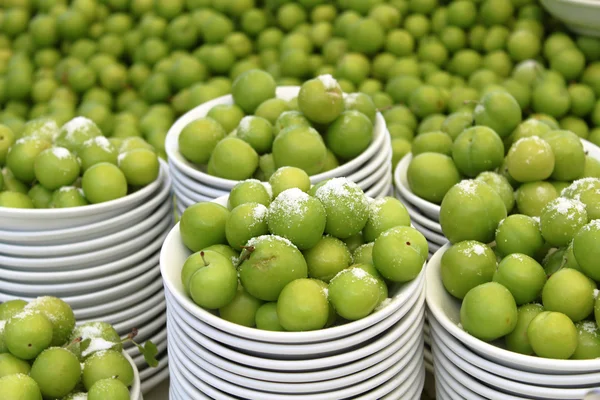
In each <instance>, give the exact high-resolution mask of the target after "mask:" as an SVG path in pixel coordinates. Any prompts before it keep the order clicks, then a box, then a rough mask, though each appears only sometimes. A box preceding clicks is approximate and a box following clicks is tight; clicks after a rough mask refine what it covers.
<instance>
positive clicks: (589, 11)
mask: <svg viewBox="0 0 600 400" xmlns="http://www.w3.org/2000/svg"><path fill="white" fill-rule="evenodd" d="M542 5H543V6H544V8H546V10H547V11H548V12H549V13H550V14H552V15H553V16H554V17H555V18H557V19H559V20H561V21H562V22H563V23H564V24H565V25H567V27H569V29H571V30H572V31H574V32H575V33H578V34H580V35H587V36H597V37H600V4H598V1H596V0H542Z"/></svg>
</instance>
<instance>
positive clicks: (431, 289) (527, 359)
mask: <svg viewBox="0 0 600 400" xmlns="http://www.w3.org/2000/svg"><path fill="white" fill-rule="evenodd" d="M449 247H450V246H449V245H445V246H444V247H442V248H441V249H440V250H439V251H438V252H436V253H435V255H434V256H433V257H432V258H431V259H430V260H429V262H428V263H427V268H426V280H427V286H426V290H427V307H428V313H429V315H430V316H433V318H435V320H436V321H437V322H438V323H439V325H440V326H441V327H442V328H443V329H444V330H446V331H447V332H448V333H449V334H450V335H452V336H454V337H455V338H456V339H457V340H458V341H459V342H461V343H462V344H464V345H465V346H466V347H468V348H469V349H471V350H472V351H474V352H475V353H477V354H479V355H480V356H481V357H483V358H485V359H487V360H490V361H492V362H494V363H497V364H500V365H503V366H505V367H508V368H512V369H516V370H519V371H527V372H532V373H537V374H549V375H565V374H580V373H585V374H589V373H592V372H600V359H594V360H551V359H547V358H540V357H534V356H527V355H523V354H518V353H514V352H511V351H508V350H506V349H504V348H503V347H501V343H494V344H492V343H487V342H484V341H482V340H479V339H477V338H475V337H473V336H471V335H469V334H468V333H467V332H465V331H464V330H463V329H461V328H460V327H459V324H460V305H461V303H460V301H459V300H458V299H456V298H454V297H452V296H451V295H450V294H449V293H448V292H447V291H446V289H445V288H444V284H443V283H442V277H441V272H440V261H441V258H442V255H443V254H444V252H445V251H446V250H447V249H448V248H449ZM434 355H435V354H434Z"/></svg>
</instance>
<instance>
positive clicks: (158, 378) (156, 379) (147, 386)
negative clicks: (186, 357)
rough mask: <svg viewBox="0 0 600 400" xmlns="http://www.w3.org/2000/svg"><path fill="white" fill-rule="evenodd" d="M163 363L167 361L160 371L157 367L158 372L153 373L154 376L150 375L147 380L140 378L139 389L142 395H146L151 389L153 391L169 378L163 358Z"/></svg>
mask: <svg viewBox="0 0 600 400" xmlns="http://www.w3.org/2000/svg"><path fill="white" fill-rule="evenodd" d="M165 361H167V362H165V364H166V365H165V367H164V368H162V369H160V367H157V369H159V371H158V372H155V373H154V375H151V376H150V377H149V378H146V379H144V378H141V376H140V378H141V379H142V384H141V389H142V393H143V394H148V393H149V392H150V391H151V390H152V389H154V388H155V387H157V386H158V385H160V384H161V383H162V382H164V381H165V380H167V379H168V378H169V365H168V360H167V359H166V358H165ZM140 375H141V372H140Z"/></svg>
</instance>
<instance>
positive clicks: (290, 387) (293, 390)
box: [170, 329, 419, 394]
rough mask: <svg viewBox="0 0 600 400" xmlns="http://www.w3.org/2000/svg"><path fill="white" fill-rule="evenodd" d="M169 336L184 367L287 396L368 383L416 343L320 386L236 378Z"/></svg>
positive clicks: (405, 356)
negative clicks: (194, 354)
mask: <svg viewBox="0 0 600 400" xmlns="http://www.w3.org/2000/svg"><path fill="white" fill-rule="evenodd" d="M170 332H171V338H173V339H175V342H174V344H173V347H177V348H178V349H180V350H182V353H184V354H187V355H186V356H185V357H186V358H187V361H188V362H186V365H191V364H195V365H196V366H197V367H199V368H201V369H203V370H204V371H206V372H208V373H210V374H212V375H215V376H218V377H220V378H222V379H225V380H226V381H228V382H231V383H232V384H235V385H238V386H241V387H245V388H249V389H254V390H258V391H266V392H274V393H289V394H299V393H319V392H324V391H331V390H337V389H340V388H344V387H348V386H351V385H353V384H356V383H358V382H363V381H365V380H367V379H370V378H371V377H372V376H374V375H376V374H379V373H381V372H382V371H383V370H385V369H387V368H390V367H391V366H392V365H394V364H397V363H401V362H407V361H408V360H409V359H411V358H412V356H413V355H414V352H415V351H416V350H415V349H416V348H417V347H418V342H419V336H418V335H416V336H414V338H413V339H411V340H410V341H409V342H408V343H407V344H406V345H405V346H403V347H402V348H401V349H400V350H399V351H397V352H396V353H393V354H392V355H390V356H389V357H387V358H386V359H385V360H384V361H382V362H380V363H378V364H374V365H372V366H370V367H369V368H366V369H364V370H362V371H360V372H358V373H356V374H352V375H348V376H344V377H341V378H338V379H333V380H325V381H320V382H307V383H276V382H270V381H264V380H255V379H252V378H247V377H244V376H241V375H237V374H235V373H232V372H229V371H227V370H225V369H222V368H219V367H217V366H214V365H213V364H211V363H209V362H207V361H205V360H204V359H202V358H201V357H193V356H191V355H190V354H189V352H188V351H187V350H189V347H187V345H184V343H186V341H185V339H183V338H182V336H184V335H181V334H179V333H178V332H177V330H176V329H172V330H171V331H170ZM186 344H187V343H186ZM178 361H179V362H181V361H182V360H181V359H178ZM317 362H318V361H317Z"/></svg>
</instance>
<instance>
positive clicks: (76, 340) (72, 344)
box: [64, 336, 83, 350]
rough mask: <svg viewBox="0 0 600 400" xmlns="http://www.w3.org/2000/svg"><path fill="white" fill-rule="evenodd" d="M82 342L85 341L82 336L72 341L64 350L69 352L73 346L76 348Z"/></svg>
mask: <svg viewBox="0 0 600 400" xmlns="http://www.w3.org/2000/svg"><path fill="white" fill-rule="evenodd" d="M82 340H83V338H82V337H81V336H80V337H76V338H75V339H73V340H71V341H70V342H69V343H67V344H65V345H64V348H65V349H67V350H68V349H69V348H70V347H71V346H74V345H76V344H77V343H81V341H82Z"/></svg>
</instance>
